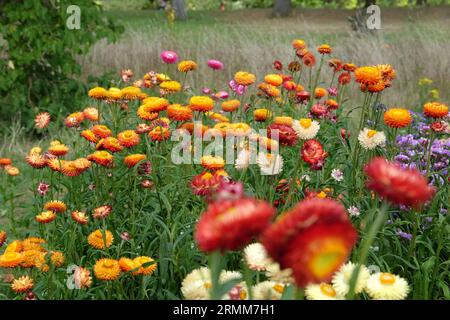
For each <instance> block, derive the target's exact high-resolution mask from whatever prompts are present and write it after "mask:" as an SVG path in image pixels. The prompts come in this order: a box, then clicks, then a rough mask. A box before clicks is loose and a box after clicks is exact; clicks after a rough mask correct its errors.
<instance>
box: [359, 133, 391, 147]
mask: <svg viewBox="0 0 450 320" xmlns="http://www.w3.org/2000/svg"><path fill="white" fill-rule="evenodd" d="M358 140H359V143H360V144H361V146H362V147H363V148H364V149H366V150H373V149H375V148H376V147H378V146H380V147H384V145H385V144H386V135H385V134H384V132H381V131H376V130H372V129H368V128H364V130H361V132H360V133H359V135H358Z"/></svg>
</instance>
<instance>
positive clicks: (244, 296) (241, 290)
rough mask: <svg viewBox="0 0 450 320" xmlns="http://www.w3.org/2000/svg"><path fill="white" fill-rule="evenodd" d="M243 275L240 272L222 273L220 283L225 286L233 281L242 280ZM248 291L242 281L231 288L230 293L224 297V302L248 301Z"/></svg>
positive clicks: (225, 271)
mask: <svg viewBox="0 0 450 320" xmlns="http://www.w3.org/2000/svg"><path fill="white" fill-rule="evenodd" d="M241 279H242V274H241V273H240V272H238V271H227V270H224V271H222V272H221V274H220V277H219V282H220V283H221V284H224V283H226V282H228V281H231V280H241ZM248 297H249V295H248V289H247V285H246V284H245V282H242V281H240V282H239V283H237V284H236V285H235V286H234V287H233V288H231V290H230V291H228V293H226V294H225V295H223V297H222V300H248Z"/></svg>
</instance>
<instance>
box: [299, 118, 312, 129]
mask: <svg viewBox="0 0 450 320" xmlns="http://www.w3.org/2000/svg"><path fill="white" fill-rule="evenodd" d="M300 124H301V126H302V127H303V128H305V129H308V128H309V127H311V124H312V120H311V119H301V120H300Z"/></svg>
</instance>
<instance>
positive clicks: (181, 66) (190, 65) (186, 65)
mask: <svg viewBox="0 0 450 320" xmlns="http://www.w3.org/2000/svg"><path fill="white" fill-rule="evenodd" d="M195 69H197V63H195V62H194V61H192V60H184V61H181V62H180V63H178V71H180V72H189V71H194V70H195Z"/></svg>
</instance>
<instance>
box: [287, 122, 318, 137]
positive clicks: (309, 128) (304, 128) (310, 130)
mask: <svg viewBox="0 0 450 320" xmlns="http://www.w3.org/2000/svg"><path fill="white" fill-rule="evenodd" d="M292 128H293V129H294V130H295V132H296V133H297V135H298V137H299V138H300V139H302V140H309V139H313V138H314V137H315V136H316V135H317V132H319V129H320V124H319V123H318V122H317V121H315V120H311V119H309V118H305V119H300V120H295V121H294V123H293V124H292Z"/></svg>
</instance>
